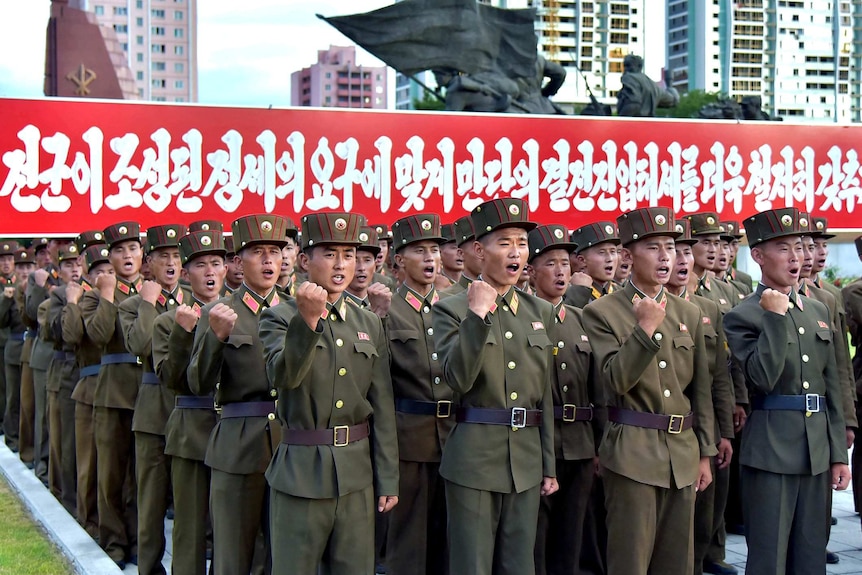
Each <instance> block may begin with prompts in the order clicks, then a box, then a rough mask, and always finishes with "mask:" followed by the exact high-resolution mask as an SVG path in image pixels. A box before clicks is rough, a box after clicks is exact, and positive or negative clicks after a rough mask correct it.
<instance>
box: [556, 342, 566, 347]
mask: <svg viewBox="0 0 862 575" xmlns="http://www.w3.org/2000/svg"><path fill="white" fill-rule="evenodd" d="M557 347H558V348H560V349H563V348H564V347H566V342H564V341H558V342H557Z"/></svg>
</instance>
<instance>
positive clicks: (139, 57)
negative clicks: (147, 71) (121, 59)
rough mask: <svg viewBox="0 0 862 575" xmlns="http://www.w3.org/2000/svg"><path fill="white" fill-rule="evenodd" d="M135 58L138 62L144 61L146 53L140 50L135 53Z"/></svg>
mask: <svg viewBox="0 0 862 575" xmlns="http://www.w3.org/2000/svg"><path fill="white" fill-rule="evenodd" d="M135 60H137V61H138V62H143V61H144V54H143V53H141V52H138V53H137V54H135Z"/></svg>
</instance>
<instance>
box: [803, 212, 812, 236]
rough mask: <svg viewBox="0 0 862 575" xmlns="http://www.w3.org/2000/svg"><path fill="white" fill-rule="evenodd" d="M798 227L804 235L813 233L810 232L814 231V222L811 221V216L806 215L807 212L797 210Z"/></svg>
mask: <svg viewBox="0 0 862 575" xmlns="http://www.w3.org/2000/svg"><path fill="white" fill-rule="evenodd" d="M799 229H800V230H802V233H803V234H805V235H806V236H813V235H814V234H813V233H812V232H813V231H814V222H812V221H811V216H809V215H808V212H803V211H800V212H799Z"/></svg>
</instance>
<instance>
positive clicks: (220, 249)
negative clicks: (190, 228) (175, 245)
mask: <svg viewBox="0 0 862 575" xmlns="http://www.w3.org/2000/svg"><path fill="white" fill-rule="evenodd" d="M179 246H180V260H182V262H183V265H186V264H187V263H189V262H190V261H191V260H193V259H195V258H196V257H198V256H205V255H209V254H214V255H220V256H224V255H226V254H227V250H225V248H224V235H223V234H222V233H221V232H220V231H219V230H198V231H196V232H191V233H190V234H187V235H185V236H183V237H181V238H180V243H179Z"/></svg>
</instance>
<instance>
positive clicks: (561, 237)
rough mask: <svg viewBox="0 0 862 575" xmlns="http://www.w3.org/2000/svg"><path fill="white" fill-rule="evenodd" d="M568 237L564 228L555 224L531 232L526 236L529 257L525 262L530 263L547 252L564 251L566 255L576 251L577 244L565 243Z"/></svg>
mask: <svg viewBox="0 0 862 575" xmlns="http://www.w3.org/2000/svg"><path fill="white" fill-rule="evenodd" d="M568 235H569V232H568V231H567V230H566V227H565V226H560V225H557V224H551V225H549V226H539V227H537V228H536V229H534V230H531V231H530V233H529V234H528V235H527V243H528V245H529V246H530V255H529V257H528V258H527V261H528V262H532V261H533V259H535V258H536V257H537V256H539V255H541V254H543V253H545V252H546V251H548V250H566V251H567V252H568V253H572V252H573V251H575V250H576V249H577V247H578V244H575V243H572V242H569V241H566V240H568V238H567V236H568Z"/></svg>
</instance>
